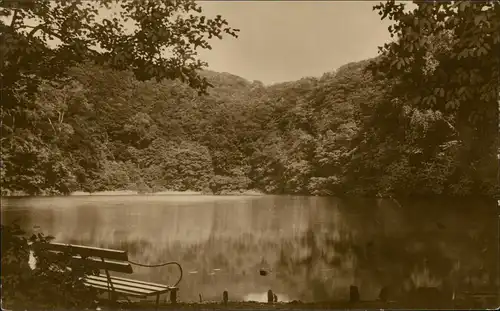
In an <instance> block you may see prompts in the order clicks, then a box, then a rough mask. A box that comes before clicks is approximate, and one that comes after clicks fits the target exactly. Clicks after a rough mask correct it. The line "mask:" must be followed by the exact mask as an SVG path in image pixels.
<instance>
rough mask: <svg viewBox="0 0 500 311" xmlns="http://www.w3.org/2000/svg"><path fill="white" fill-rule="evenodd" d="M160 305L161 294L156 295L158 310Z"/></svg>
mask: <svg viewBox="0 0 500 311" xmlns="http://www.w3.org/2000/svg"><path fill="white" fill-rule="evenodd" d="M159 305H160V294H158V295H156V310H158V306H159Z"/></svg>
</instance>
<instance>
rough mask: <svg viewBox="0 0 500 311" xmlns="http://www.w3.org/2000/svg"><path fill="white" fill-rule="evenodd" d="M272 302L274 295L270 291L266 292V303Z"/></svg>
mask: <svg viewBox="0 0 500 311" xmlns="http://www.w3.org/2000/svg"><path fill="white" fill-rule="evenodd" d="M273 301H274V293H273V291H272V290H268V291H267V303H273Z"/></svg>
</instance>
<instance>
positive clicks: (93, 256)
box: [45, 243, 133, 274]
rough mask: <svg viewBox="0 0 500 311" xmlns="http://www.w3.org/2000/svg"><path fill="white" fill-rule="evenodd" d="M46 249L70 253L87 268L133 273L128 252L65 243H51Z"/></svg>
mask: <svg viewBox="0 0 500 311" xmlns="http://www.w3.org/2000/svg"><path fill="white" fill-rule="evenodd" d="M45 249H46V250H48V251H50V252H55V253H60V252H62V253H69V254H71V255H72V256H73V260H75V261H84V263H85V265H86V266H88V267H91V268H94V269H101V270H106V271H114V272H121V273H129V274H130V273H133V270H132V265H130V263H129V262H128V254H127V252H126V251H121V250H116V249H107V248H99V247H90V246H84V245H73V244H63V243H49V244H47V245H45Z"/></svg>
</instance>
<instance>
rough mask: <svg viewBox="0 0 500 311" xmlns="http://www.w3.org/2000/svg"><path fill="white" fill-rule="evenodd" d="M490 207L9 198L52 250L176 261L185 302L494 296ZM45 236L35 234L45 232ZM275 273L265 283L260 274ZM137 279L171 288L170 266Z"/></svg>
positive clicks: (16, 215)
mask: <svg viewBox="0 0 500 311" xmlns="http://www.w3.org/2000/svg"><path fill="white" fill-rule="evenodd" d="M496 208H497V207H496V202H495V201H493V200H491V201H488V200H465V199H464V200H444V199H443V200H425V201H424V200H420V201H418V200H413V201H407V202H405V201H399V202H398V201H395V200H383V199H339V198H325V197H298V196H203V195H165V196H71V197H51V198H8V199H6V198H4V199H2V223H9V222H11V221H13V220H15V219H19V223H20V225H21V226H22V227H23V228H25V229H28V230H30V231H37V230H39V231H42V232H43V233H46V234H49V235H52V236H54V237H55V241H58V242H69V243H78V244H85V245H92V246H96V247H108V248H117V249H123V250H127V251H128V252H129V257H130V259H131V260H133V261H136V262H140V263H146V264H155V263H161V262H165V261H172V260H175V261H178V262H180V263H181V265H182V267H183V269H184V277H183V280H182V282H181V283H180V285H179V287H180V291H179V300H182V301H199V299H200V298H199V297H200V296H199V295H201V296H202V298H203V300H220V299H221V297H222V292H223V291H224V290H228V291H229V295H230V300H236V299H238V300H243V299H245V300H257V301H261V300H267V290H268V289H272V290H273V291H274V292H275V293H276V294H277V296H278V299H279V300H280V301H290V300H301V301H326V300H338V299H347V298H348V296H349V286H350V285H356V286H358V288H359V291H360V295H361V299H363V300H374V299H377V297H378V294H379V292H380V289H381V288H382V287H384V286H388V288H389V292H390V297H393V298H391V299H398V297H403V296H404V295H405V294H407V293H408V292H411V291H412V289H414V288H416V287H437V288H439V289H440V290H441V292H442V293H443V295H449V296H451V294H450V293H452V292H453V291H455V292H457V293H458V292H461V291H489V292H492V291H493V292H494V291H496V290H497V289H496V288H497V287H498V278H497V276H498V273H497V272H498V263H499V260H498V258H499V254H498V250H499V239H498V223H497V216H496V214H497V211H496ZM38 226H39V228H38ZM261 269H265V270H266V271H269V273H268V274H267V275H266V276H261V275H260V274H259V270H261ZM134 271H136V274H135V277H136V278H138V279H142V280H146V281H152V282H159V283H164V284H171V283H174V282H175V280H176V279H177V277H178V272H177V270H176V269H175V267H163V268H142V267H134Z"/></svg>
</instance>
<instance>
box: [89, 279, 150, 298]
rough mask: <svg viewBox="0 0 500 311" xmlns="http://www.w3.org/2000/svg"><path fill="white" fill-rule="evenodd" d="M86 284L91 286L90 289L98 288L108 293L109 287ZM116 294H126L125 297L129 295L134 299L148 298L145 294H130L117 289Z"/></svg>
mask: <svg viewBox="0 0 500 311" xmlns="http://www.w3.org/2000/svg"><path fill="white" fill-rule="evenodd" d="M84 284H85V285H86V286H89V287H92V288H96V289H100V290H103V291H108V286H107V285H106V286H103V285H97V284H91V283H87V282H85V281H84ZM115 292H117V293H121V294H124V295H127V296H132V297H137V298H146V297H147V295H144V294H138V293H136V292H130V291H126V290H122V289H117V288H115Z"/></svg>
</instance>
